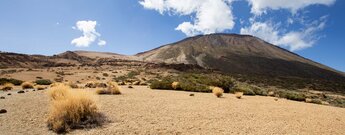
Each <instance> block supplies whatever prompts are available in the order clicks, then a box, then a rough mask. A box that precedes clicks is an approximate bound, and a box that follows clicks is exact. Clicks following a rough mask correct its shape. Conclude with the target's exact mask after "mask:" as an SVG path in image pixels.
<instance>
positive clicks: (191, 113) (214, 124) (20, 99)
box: [0, 86, 345, 135]
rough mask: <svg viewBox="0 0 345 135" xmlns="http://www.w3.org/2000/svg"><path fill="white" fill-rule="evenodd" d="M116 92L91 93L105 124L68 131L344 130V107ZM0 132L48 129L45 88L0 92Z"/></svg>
mask: <svg viewBox="0 0 345 135" xmlns="http://www.w3.org/2000/svg"><path fill="white" fill-rule="evenodd" d="M122 88H123V90H122V93H123V94H122V95H101V96H99V95H97V96H98V97H99V101H98V104H99V106H100V111H101V112H102V113H104V114H105V115H106V116H107V118H108V119H109V120H111V121H112V122H111V123H107V124H105V125H104V126H103V127H99V128H94V129H89V130H74V131H72V132H71V133H70V134H90V135H95V134H102V135H106V134H109V135H113V134H125V135H127V134H162V135H166V134H188V135H189V134H246V135H247V134H265V135H266V134H315V135H324V134H329V135H330V134H332V135H337V134H338V135H341V134H344V133H345V117H344V114H345V109H344V108H336V107H330V106H323V105H316V104H307V103H302V102H294V101H289V100H284V99H279V100H278V101H275V100H274V98H272V97H260V96H254V97H250V96H245V97H244V98H243V99H236V98H235V97H234V95H232V94H225V95H224V97H223V98H216V97H215V96H214V95H212V94H211V93H194V94H195V96H194V97H191V96H189V94H190V93H189V92H180V91H159V90H151V89H149V88H147V87H144V86H134V89H128V88H127V87H125V86H124V87H122ZM0 95H1V96H5V97H6V99H0V108H5V109H7V111H8V113H5V114H0V134H3V135H12V134H54V133H53V132H52V131H49V130H48V128H47V127H46V123H45V118H46V116H47V113H48V108H49V99H48V97H47V94H46V91H30V92H27V93H24V94H17V93H16V92H12V95H11V96H7V95H6V93H0Z"/></svg>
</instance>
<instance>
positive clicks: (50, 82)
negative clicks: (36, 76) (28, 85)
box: [35, 79, 52, 85]
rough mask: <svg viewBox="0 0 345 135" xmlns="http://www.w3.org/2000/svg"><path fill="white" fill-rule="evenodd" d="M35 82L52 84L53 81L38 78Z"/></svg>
mask: <svg viewBox="0 0 345 135" xmlns="http://www.w3.org/2000/svg"><path fill="white" fill-rule="evenodd" d="M35 83H36V84H38V85H50V84H52V81H50V80H48V79H41V80H36V81H35Z"/></svg>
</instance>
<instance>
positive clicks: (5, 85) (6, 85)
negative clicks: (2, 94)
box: [1, 83, 14, 91]
mask: <svg viewBox="0 0 345 135" xmlns="http://www.w3.org/2000/svg"><path fill="white" fill-rule="evenodd" d="M13 87H14V85H13V84H12V83H5V84H4V86H3V87H2V88H1V90H4V91H7V90H13Z"/></svg>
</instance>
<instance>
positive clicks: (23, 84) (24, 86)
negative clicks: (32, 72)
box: [22, 82, 34, 89]
mask: <svg viewBox="0 0 345 135" xmlns="http://www.w3.org/2000/svg"><path fill="white" fill-rule="evenodd" d="M22 88H23V89H33V88H34V85H33V84H32V83H31V82H24V83H22Z"/></svg>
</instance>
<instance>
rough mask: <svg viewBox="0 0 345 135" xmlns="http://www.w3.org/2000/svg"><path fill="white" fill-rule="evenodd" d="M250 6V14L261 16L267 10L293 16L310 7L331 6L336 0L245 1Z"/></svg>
mask: <svg viewBox="0 0 345 135" xmlns="http://www.w3.org/2000/svg"><path fill="white" fill-rule="evenodd" d="M247 1H248V3H249V4H250V5H251V6H252V8H251V13H253V14H255V15H261V14H262V13H266V12H267V10H279V9H287V10H290V12H291V13H293V14H295V13H296V12H297V11H298V10H300V9H303V8H305V7H307V6H310V5H326V6H330V5H332V4H333V3H334V2H335V1H336V0H247Z"/></svg>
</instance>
